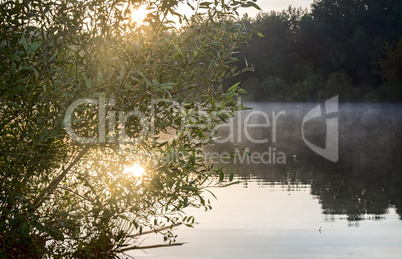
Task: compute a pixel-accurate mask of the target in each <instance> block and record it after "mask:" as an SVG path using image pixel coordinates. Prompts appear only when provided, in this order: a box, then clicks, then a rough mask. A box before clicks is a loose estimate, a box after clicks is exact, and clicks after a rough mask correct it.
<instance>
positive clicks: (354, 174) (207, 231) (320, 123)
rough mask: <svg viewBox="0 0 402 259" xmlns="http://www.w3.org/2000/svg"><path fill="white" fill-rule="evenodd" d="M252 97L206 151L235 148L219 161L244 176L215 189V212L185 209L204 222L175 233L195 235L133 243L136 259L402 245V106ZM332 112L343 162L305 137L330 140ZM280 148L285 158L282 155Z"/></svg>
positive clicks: (289, 254)
mask: <svg viewBox="0 0 402 259" xmlns="http://www.w3.org/2000/svg"><path fill="white" fill-rule="evenodd" d="M245 105H246V106H248V107H251V108H253V109H252V110H247V111H242V112H240V113H239V114H237V116H236V118H234V119H233V120H232V121H230V122H229V125H226V126H222V127H221V128H220V129H219V131H220V137H219V138H217V140H216V141H217V142H224V143H216V144H215V145H213V146H211V147H209V148H208V150H207V153H208V152H209V153H210V154H212V153H214V152H215V153H218V154H224V153H228V154H232V155H233V154H236V152H238V154H240V156H237V157H234V158H231V159H226V160H222V161H221V164H223V165H224V166H226V168H227V172H233V173H234V174H235V177H236V179H238V180H240V181H242V183H241V184H239V185H235V186H231V187H229V188H223V189H213V192H214V193H215V194H216V195H217V197H218V200H217V201H216V200H213V201H212V204H213V209H212V211H208V212H205V213H204V212H202V211H199V210H189V211H188V212H189V214H190V213H193V214H195V215H196V219H197V221H198V222H199V223H200V224H199V225H198V226H196V228H195V229H186V228H180V229H178V232H177V233H178V234H179V238H178V241H181V242H189V243H188V244H186V245H184V246H182V247H175V248H166V249H156V250H151V251H148V252H147V254H145V253H143V252H135V253H134V252H133V255H136V256H135V257H136V258H142V257H147V258H356V257H364V258H398V257H399V256H400V255H401V254H402V221H401V219H402V170H401V168H402V167H401V166H402V159H401V157H402V105H400V104H366V103H360V104H349V103H340V104H339V111H338V112H335V113H331V114H325V107H324V104H318V103H245ZM317 105H321V111H322V113H323V114H322V115H323V116H320V117H316V118H314V119H311V120H310V121H306V122H305V124H304V128H303V133H304V139H303V134H302V125H303V118H304V117H305V116H306V114H308V112H309V111H310V110H312V109H313V108H315V107H316V106H317ZM278 114H280V115H278ZM333 118H338V131H339V159H338V161H337V162H332V161H329V160H328V159H326V158H324V157H322V156H321V155H319V154H317V153H316V152H314V151H313V150H312V149H311V148H310V147H308V146H307V145H306V141H308V142H310V143H312V144H314V145H316V146H319V147H321V148H325V145H326V137H327V136H326V135H327V134H326V133H327V126H326V121H327V119H333ZM274 121H275V122H274ZM230 125H231V126H230ZM245 126H246V127H245ZM267 139H268V141H265V140H267ZM258 141H259V142H264V143H255V142H258ZM253 154H254V155H253ZM258 154H260V155H261V154H265V157H263V159H261V156H258ZM269 156H270V161H269V162H270V163H268V162H267V161H268V160H269V159H268V158H269ZM274 156H275V158H274ZM280 156H285V160H286V163H283V160H281V161H279V162H282V163H277V162H278V161H277V160H278V159H277V158H278V157H280ZM241 159H243V160H241ZM215 160H216V157H215ZM147 241H153V242H155V241H156V242H158V241H160V240H159V239H158V237H152V238H150V239H148V240H147Z"/></svg>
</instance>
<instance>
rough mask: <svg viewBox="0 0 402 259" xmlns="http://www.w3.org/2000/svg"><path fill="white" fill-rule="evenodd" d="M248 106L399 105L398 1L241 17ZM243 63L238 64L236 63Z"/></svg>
mask: <svg viewBox="0 0 402 259" xmlns="http://www.w3.org/2000/svg"><path fill="white" fill-rule="evenodd" d="M243 21H244V23H245V26H247V27H248V28H249V29H250V30H256V31H258V32H259V33H258V34H257V33H256V34H255V36H254V37H253V39H252V41H251V42H250V44H249V45H248V46H247V47H245V48H244V49H243V56H242V57H241V60H240V61H239V62H241V65H242V66H244V65H243V64H245V65H246V66H248V67H249V68H250V70H252V72H247V73H245V74H243V76H242V78H241V79H242V81H243V82H244V88H245V89H246V90H247V91H248V93H249V94H248V95H247V97H246V98H248V100H253V101H317V100H324V99H327V98H330V97H332V96H334V95H339V98H340V100H341V101H368V102H371V101H374V102H375V101H377V102H398V101H402V1H400V0H382V1H378V0H337V1H333V0H319V1H315V2H314V3H313V4H312V5H311V11H308V10H307V9H302V8H293V7H289V8H288V9H287V10H284V11H282V12H270V13H260V14H258V15H257V17H255V18H249V17H244V19H243ZM243 59H244V60H243Z"/></svg>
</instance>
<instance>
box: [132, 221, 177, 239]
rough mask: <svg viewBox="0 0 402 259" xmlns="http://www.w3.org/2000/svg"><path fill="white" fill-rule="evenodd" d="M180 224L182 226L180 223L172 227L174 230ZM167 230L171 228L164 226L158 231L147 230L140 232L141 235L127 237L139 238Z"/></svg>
mask: <svg viewBox="0 0 402 259" xmlns="http://www.w3.org/2000/svg"><path fill="white" fill-rule="evenodd" d="M181 224H182V223H181V222H180V223H178V224H175V225H174V226H173V227H174V228H175V227H178V226H180V225H181ZM169 228H171V226H166V227H163V228H159V229H155V230H149V231H145V232H142V233H137V234H134V235H129V236H128V237H131V238H134V237H139V236H143V235H148V234H152V233H158V232H160V231H163V230H166V229H169Z"/></svg>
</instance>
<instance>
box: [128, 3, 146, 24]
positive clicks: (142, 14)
mask: <svg viewBox="0 0 402 259" xmlns="http://www.w3.org/2000/svg"><path fill="white" fill-rule="evenodd" d="M148 13H149V11H148V10H147V8H146V7H145V6H144V5H141V6H140V7H138V8H136V9H133V10H132V11H131V21H132V22H134V23H136V24H137V25H142V24H143V21H144V19H145V18H146V17H147V14H148Z"/></svg>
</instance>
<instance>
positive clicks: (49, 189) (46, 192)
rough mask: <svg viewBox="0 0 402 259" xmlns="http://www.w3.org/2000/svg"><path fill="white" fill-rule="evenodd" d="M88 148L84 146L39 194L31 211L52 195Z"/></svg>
mask: <svg viewBox="0 0 402 259" xmlns="http://www.w3.org/2000/svg"><path fill="white" fill-rule="evenodd" d="M89 148H90V146H85V147H84V148H83V149H82V150H81V152H80V153H79V154H78V155H77V157H76V158H75V159H74V160H73V161H72V162H71V163H70V165H69V166H68V167H67V168H66V169H64V170H63V171H62V172H61V174H60V175H59V176H57V177H56V178H55V179H54V180H53V181H52V182H51V183H50V184H49V185H48V186H47V187H46V188H45V189H44V190H43V191H42V192H41V193H40V194H39V196H38V197H37V198H36V200H35V202H34V203H33V204H34V205H33V207H32V210H35V209H36V208H38V207H39V206H40V205H41V204H42V202H43V200H44V198H45V197H46V196H48V195H49V194H51V193H53V192H54V191H55V190H56V188H57V185H59V183H60V182H61V181H62V180H63V178H64V177H65V176H66V175H67V173H68V172H69V171H70V170H71V168H72V167H73V166H74V165H76V164H77V163H78V162H79V161H80V159H81V158H82V157H83V156H84V155H85V153H86V152H87V151H88V150H89Z"/></svg>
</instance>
